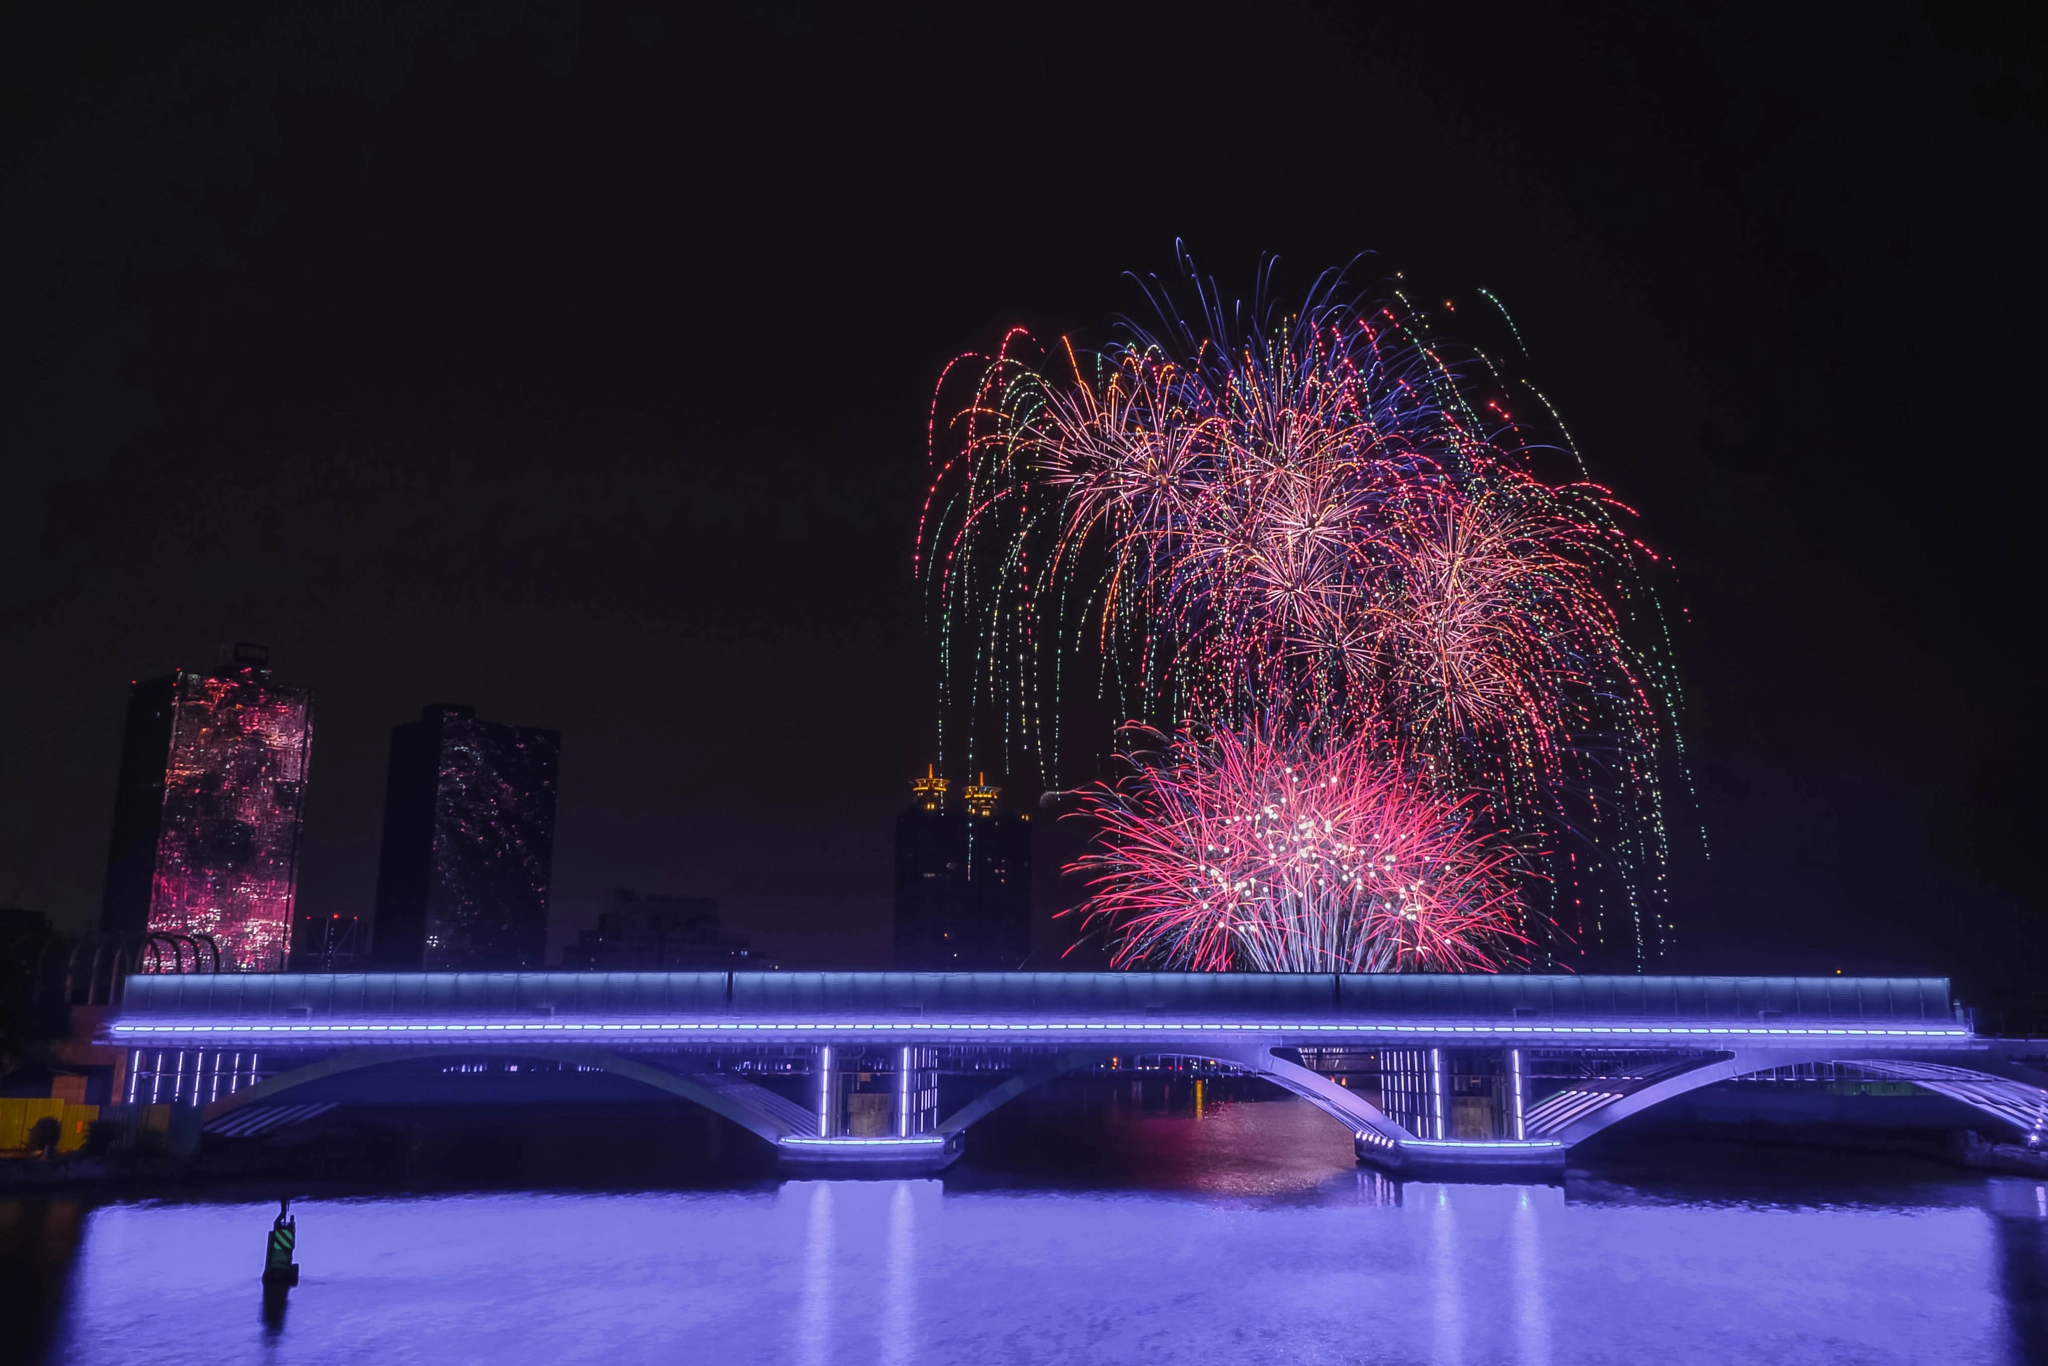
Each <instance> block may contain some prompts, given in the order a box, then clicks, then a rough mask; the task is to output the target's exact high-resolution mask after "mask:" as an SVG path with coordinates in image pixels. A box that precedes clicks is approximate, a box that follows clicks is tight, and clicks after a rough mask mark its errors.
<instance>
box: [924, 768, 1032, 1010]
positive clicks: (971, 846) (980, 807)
mask: <svg viewBox="0 0 2048 1366" xmlns="http://www.w3.org/2000/svg"><path fill="white" fill-rule="evenodd" d="M910 790H911V803H910V805H909V806H907V807H905V808H904V809H903V811H901V812H900V813H899V814H898V815H897V817H896V925H895V931H896V933H895V938H896V966H897V968H898V969H901V970H907V971H953V972H1014V971H1016V970H1017V969H1018V968H1020V967H1022V966H1023V965H1024V960H1025V959H1026V958H1028V957H1030V955H1031V817H1030V816H1028V815H1024V814H1021V813H1019V814H1010V815H1005V814H1002V813H1000V812H998V811H997V810H996V798H997V797H998V796H999V795H1000V790H999V789H997V788H994V787H990V786H989V785H988V783H987V781H986V779H985V778H984V779H983V780H982V781H979V782H976V783H971V784H969V785H968V786H967V787H965V788H964V789H962V792H961V796H960V799H959V801H958V802H957V803H954V802H952V801H949V800H948V796H947V794H948V791H949V785H948V783H947V781H946V780H945V779H944V778H941V777H939V776H938V774H937V772H936V771H935V769H927V770H926V772H925V776H924V777H922V778H919V779H916V780H915V781H913V782H912V783H911V785H910Z"/></svg>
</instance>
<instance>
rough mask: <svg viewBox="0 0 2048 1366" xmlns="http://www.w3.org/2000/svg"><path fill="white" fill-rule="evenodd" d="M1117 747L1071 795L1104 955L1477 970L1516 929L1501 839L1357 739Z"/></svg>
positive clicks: (1466, 803)
mask: <svg viewBox="0 0 2048 1366" xmlns="http://www.w3.org/2000/svg"><path fill="white" fill-rule="evenodd" d="M1158 738H1162V739H1163V737H1158ZM1127 757H1128V758H1129V760H1130V762H1131V763H1132V766H1133V769H1134V772H1133V773H1132V774H1131V776H1129V777H1127V778H1126V779H1124V780H1123V781H1122V782H1120V783H1117V784H1115V785H1113V786H1099V787H1095V788H1091V789H1089V790H1088V791H1087V792H1086V793H1085V794H1084V807H1083V812H1082V814H1083V815H1085V816H1086V817H1089V818H1092V819H1093V820H1094V821H1095V822H1096V823H1097V825H1098V827H1099V830H1100V832H1101V847H1100V848H1099V849H1097V850H1096V851H1094V852H1092V853H1090V854H1087V855H1086V856H1084V857H1083V858H1081V859H1080V860H1079V861H1078V862H1077V863H1076V864H1074V865H1073V868H1072V869H1070V871H1075V872H1082V873H1085V874H1088V875H1089V877H1090V885H1091V896H1090V898H1089V900H1088V903H1087V905H1086V907H1085V908H1084V911H1083V913H1084V914H1085V916H1086V918H1087V921H1088V922H1089V923H1090V924H1091V925H1093V924H1099V925H1102V926H1104V927H1105V928H1106V929H1107V931H1108V933H1109V935H1110V937H1111V942H1112V944H1113V946H1114V949H1113V951H1114V962H1115V963H1116V965H1117V966H1119V967H1131V966H1138V965H1145V966H1150V967H1156V968H1165V969H1180V970H1192V971H1228V970H1231V969H1251V970H1255V971H1261V972H1397V971H1439V972H1456V971H1475V970H1476V971H1484V972H1492V971H1497V970H1499V968H1500V967H1501V966H1502V965H1503V963H1504V962H1505V961H1507V960H1508V959H1509V958H1511V957H1512V954H1513V950H1514V946H1515V945H1516V944H1518V943H1526V942H1527V941H1526V940H1525V939H1524V937H1523V935H1522V933H1521V930H1520V925H1521V921H1522V917H1523V914H1524V912H1523V906H1522V903H1521V900H1520V897H1519V896H1518V895H1517V885H1518V882H1519V879H1520V876H1521V873H1522V864H1521V860H1520V859H1519V858H1518V857H1517V854H1516V851H1515V850H1514V849H1513V848H1512V847H1511V846H1510V845H1509V844H1507V843H1506V842H1505V841H1503V840H1501V839H1499V838H1498V837H1495V836H1491V835H1488V834H1487V833H1485V832H1484V831H1483V830H1482V829H1481V828H1480V827H1479V824H1478V822H1477V821H1476V819H1475V816H1476V814H1477V813H1476V812H1475V811H1474V809H1473V806H1474V803H1473V802H1472V800H1471V799H1469V798H1468V799H1465V800H1460V801H1451V800H1446V799H1444V798H1442V797H1439V796H1436V795H1435V794H1434V793H1433V792H1432V791H1431V789H1430V786H1429V785H1428V784H1427V783H1426V782H1423V781H1421V780H1420V779H1419V778H1417V777H1416V776H1414V775H1412V774H1409V773H1407V772H1404V771H1403V768H1402V766H1401V764H1400V763H1399V761H1398V759H1397V758H1396V757H1395V756H1393V755H1392V754H1391V753H1390V752H1389V751H1388V750H1387V749H1386V748H1385V747H1384V746H1382V745H1379V744H1376V743H1375V742H1373V741H1372V740H1371V739H1369V738H1366V737H1362V736H1361V737H1354V738H1352V739H1350V740H1347V741H1343V742H1341V743H1336V744H1328V743H1326V744H1322V745H1316V744H1312V743H1310V742H1309V741H1308V740H1307V738H1306V737H1305V736H1303V735H1302V734H1301V733H1299V732H1287V733H1283V734H1280V735H1275V734H1272V733H1270V732H1269V731H1268V730H1267V729H1266V728H1265V727H1264V726H1252V727H1249V728H1247V729H1245V730H1243V731H1236V730H1232V731H1224V732H1222V733H1220V734H1218V735H1216V736H1215V737H1214V738H1212V739H1209V740H1206V741H1204V740H1200V739H1197V738H1195V737H1193V736H1191V735H1186V734H1183V735H1180V736H1177V737H1175V738H1174V739H1172V740H1171V741H1170V742H1165V743H1164V752H1163V753H1158V754H1153V755H1137V754H1131V755H1128V756H1127Z"/></svg>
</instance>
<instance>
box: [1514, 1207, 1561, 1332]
mask: <svg viewBox="0 0 2048 1366" xmlns="http://www.w3.org/2000/svg"><path fill="white" fill-rule="evenodd" d="M1549 1194H1553V1192H1549V1191H1531V1190H1520V1191H1517V1192H1516V1193H1515V1213H1514V1217H1513V1219H1512V1220H1510V1221H1509V1230H1510V1231H1509V1235H1508V1236H1509V1237H1510V1238H1511V1239H1512V1240H1513V1243H1514V1285H1515V1348H1516V1351H1517V1353H1518V1355H1519V1359H1520V1360H1521V1361H1522V1362H1523V1363H1524V1366H1550V1306H1549V1304H1548V1302H1547V1301H1546V1300H1545V1299H1544V1288H1543V1264H1542V1262H1541V1260H1540V1259H1539V1257H1538V1255H1537V1248H1538V1246H1539V1243H1538V1238H1539V1230H1538V1229H1537V1227H1536V1220H1537V1214H1536V1211H1537V1208H1538V1207H1539V1206H1540V1205H1542V1204H1543V1203H1545V1201H1544V1198H1543V1197H1544V1196H1545V1195H1549Z"/></svg>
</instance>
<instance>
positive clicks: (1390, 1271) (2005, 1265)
mask: <svg viewBox="0 0 2048 1366" xmlns="http://www.w3.org/2000/svg"><path fill="white" fill-rule="evenodd" d="M1129 1122H1130V1123H1143V1124H1164V1125H1177V1126H1179V1127H1177V1128H1172V1129H1168V1130H1162V1131H1160V1134H1153V1135H1152V1136H1151V1138H1150V1139H1149V1140H1148V1141H1147V1142H1146V1143H1145V1144H1142V1145H1140V1146H1141V1147H1146V1148H1154V1149H1157V1148H1158V1147H1159V1145H1160V1144H1169V1140H1170V1144H1179V1145H1181V1146H1183V1147H1185V1146H1187V1145H1194V1147H1195V1148H1196V1149H1197V1150H1198V1152H1197V1154H1196V1156H1197V1157H1200V1156H1201V1155H1202V1151H1203V1150H1205V1151H1206V1155H1207V1158H1208V1160H1209V1165H1208V1166H1206V1167H1205V1166H1202V1165H1201V1163H1200V1162H1199V1161H1197V1160H1196V1159H1195V1158H1188V1157H1185V1156H1180V1157H1162V1158H1161V1160H1162V1162H1163V1163H1165V1165H1166V1166H1167V1167H1168V1168H1169V1169H1176V1168H1175V1164H1176V1163H1179V1164H1181V1165H1182V1167H1184V1169H1185V1170H1187V1171H1190V1172H1194V1171H1202V1172H1206V1173H1207V1177H1208V1178H1209V1179H1206V1180H1204V1181H1199V1182H1198V1181H1188V1182H1185V1183H1182V1184H1179V1185H1178V1186H1176V1187H1172V1188H1165V1189H1158V1188H1154V1189H1139V1188H1134V1187H1133V1185H1131V1184H1130V1183H1126V1182H1121V1181H1118V1180H1115V1179H1113V1178H1114V1172H1113V1171H1112V1179H1111V1180H1109V1181H1108V1183H1107V1184H1104V1183H1103V1181H1102V1180H1101V1179H1100V1176H1101V1169H1100V1166H1099V1165H1098V1168H1097V1170H1096V1178H1097V1179H1095V1180H1093V1181H1092V1182H1091V1183H1090V1184H1087V1185H1077V1184H1075V1183H1071V1182H1068V1183H1059V1182H1053V1181H1047V1180H1040V1179H1037V1178H1033V1177H1024V1178H1019V1177H1018V1176H1017V1175H1016V1174H1015V1172H1014V1171H1012V1172H1010V1173H1008V1174H1005V1173H1003V1172H1000V1171H998V1172H990V1171H987V1170H983V1171H974V1170H966V1171H960V1172H957V1173H956V1174H953V1175H949V1177H948V1178H947V1180H946V1181H944V1182H940V1181H930V1180H917V1181H876V1182H818V1181H791V1182H785V1183H780V1184H773V1183H771V1184H768V1185H765V1186H761V1187H756V1188H748V1189H734V1190H715V1191H690V1192H677V1191H663V1192H656V1193H636V1194H614V1193H578V1194H563V1193H535V1192H517V1193H498V1194H466V1195H444V1196H426V1197H423V1196H378V1197H373V1198H352V1199H327V1200H309V1201H304V1202H295V1204H294V1209H295V1212H297V1214H298V1216H299V1237H300V1261H301V1262H302V1264H303V1265H304V1268H305V1271H304V1279H303V1282H302V1284H301V1286H300V1288H299V1289H298V1290H297V1291H295V1292H294V1293H293V1294H292V1296H291V1299H290V1305H289V1309H288V1311H287V1312H286V1314H285V1315H284V1317H283V1319H282V1322H281V1323H280V1324H277V1325H276V1326H275V1327H274V1328H271V1327H266V1325H265V1324H264V1322H263V1320H262V1316H261V1314H260V1312H259V1303H260V1295H259V1294H258V1292H257V1287H256V1272H257V1270H258V1267H259V1265H260V1255H261V1245H262V1239H263V1231H264V1230H265V1229H266V1228H267V1227H268V1225H269V1221H270V1216H271V1214H272V1213H273V1212H274V1211H275V1206H274V1205H258V1204H223V1203H189V1204H187V1203H181V1204H168V1203H130V1204H119V1205H109V1206H105V1207H102V1208H99V1209H97V1210H94V1211H92V1212H91V1213H90V1215H89V1216H88V1218H87V1221H86V1224H85V1228H84V1232H83V1236H82V1238H81V1241H80V1244H79V1249H78V1253H77V1257H76V1261H75V1264H74V1267H73V1271H72V1275H71V1280H70V1286H69V1293H68V1301H67V1308H66V1310H65V1315H64V1320H63V1323H62V1325H61V1329H60V1334H59V1337H60V1341H59V1345H58V1348H57V1352H56V1359H58V1360H61V1361H67V1362H81V1363H85V1362H90V1363H99V1362H110V1361H135V1360H149V1361H153V1362H165V1363H176V1362H194V1363H205V1364H206V1366H232V1363H238V1362H244V1361H262V1362H277V1363H290V1362H334V1361H344V1360H361V1361H378V1362H410V1361H421V1362H436V1363H442V1362H472V1361H474V1362H492V1363H494V1364H501V1363H507V1362H525V1361H548V1362H583V1361H589V1362H598V1361H602V1362H606V1363H613V1364H618V1363H628V1364H629V1363H637V1362H643V1361H644V1362H655V1361H661V1362H667V1361H676V1360H683V1361H692V1362H696V1361H702V1362H776V1363H783V1362H799V1363H805V1364H806V1366H808V1364H809V1363H821V1364H822V1363H827V1362H831V1363H857V1362H884V1363H905V1364H907V1363H950V1362H970V1363H975V1366H995V1364H996V1363H1007V1362H1062V1363H1065V1362H1075V1363H1093V1362H1100V1363H1130V1362H1152V1361H1158V1362H1168V1361H1170V1362H1176V1363H1179V1362H1196V1363H1199V1362H1233V1363H1235V1362H1287V1363H1297V1362H1386V1363H1423V1362H1429V1363H1497V1362H1498V1363H1521V1364H1524V1366H1551V1364H1552V1363H1556V1364H1557V1366H1565V1364H1566V1363H1586V1362H1617V1363H1619V1362H1629V1363H1639V1362H1642V1361H1645V1360H1655V1361H1657V1362H1658V1363H1660V1366H1666V1364H1669V1366H1677V1364H1678V1363H1687V1362H1714V1363H1723V1362H1748V1361H1755V1362H1836V1361H1855V1362H1924V1361H1936V1360H1938V1361H1941V1362H1944V1363H1957V1364H1961V1363H1975V1362H2018V1361H2024V1360H2026V1359H2027V1358H2026V1355H2025V1353H2024V1351H2023V1349H2022V1347H2021V1346H2020V1341H2021V1337H2022V1336H2023V1335H2024V1334H2025V1333H2026V1332H2027V1331H2028V1330H2027V1327H2026V1323H2027V1321H2028V1320H2026V1315H2027V1314H2028V1313H2030V1312H2038V1306H2034V1305H2030V1304H2029V1303H2028V1302H2027V1301H2029V1300H2030V1299H2031V1298H2032V1297H2033V1296H2034V1295H2035V1294H2036V1293H2038V1292H2039V1291H2040V1290H2041V1289H2042V1288H2044V1281H2043V1275H2042V1254H2043V1233H2044V1230H2048V1218H2044V1217H2043V1214H2042V1213H2039V1212H2037V1210H2042V1211H2048V1191H2037V1186H2036V1183H2034V1182H2030V1181H2027V1182H2023V1181H2018V1180H2014V1179H2011V1178H1981V1177H1970V1176H1966V1175H1964V1174H1960V1173H1958V1174H1955V1175H1954V1176H1952V1177H1944V1176H1940V1175H1939V1174H1937V1175H1936V1176H1934V1177H1933V1178H1931V1179H1917V1178H1916V1179H1915V1180H1913V1181H1908V1182H1903V1183H1901V1182H1893V1183H1890V1184H1884V1185H1880V1186H1879V1187H1876V1188H1865V1187H1861V1186H1854V1187H1852V1186H1849V1185H1839V1184H1838V1185H1836V1186H1833V1187H1823V1188H1818V1189H1815V1190H1814V1192H1813V1201H1812V1202H1805V1203H1801V1202H1793V1201H1789V1200H1785V1199H1779V1198H1757V1197H1755V1196H1749V1197H1745V1196H1743V1195H1741V1194H1739V1193H1737V1194H1730V1193H1729V1191H1728V1190H1726V1189H1720V1188H1716V1189H1707V1188H1706V1187H1703V1186H1694V1187H1690V1188H1688V1187H1687V1186H1686V1184H1685V1183H1684V1182H1682V1181H1680V1182H1677V1183H1670V1182H1667V1183H1666V1184H1665V1185H1664V1186H1663V1187H1661V1188H1658V1189H1654V1190H1649V1191H1644V1190H1639V1189H1635V1188H1631V1187H1628V1186H1625V1185H1621V1184H1617V1183H1614V1182H1609V1183H1606V1184H1592V1185H1574V1186H1573V1187H1571V1188H1568V1189H1559V1188H1557V1187H1550V1186H1464V1185H1457V1186H1453V1185H1438V1184H1426V1183H1409V1184H1406V1185H1397V1184H1395V1183H1393V1182H1390V1181H1388V1180H1386V1179H1385V1178H1383V1177H1380V1176H1378V1175H1376V1174H1375V1173H1373V1172H1370V1171H1367V1170H1362V1169H1357V1168H1354V1167H1351V1166H1349V1165H1345V1164H1339V1163H1335V1162H1332V1161H1329V1160H1328V1159H1327V1155H1326V1156H1325V1157H1324V1158H1323V1159H1321V1164H1320V1165H1319V1166H1317V1167H1315V1168H1314V1169H1312V1170H1311V1169H1308V1168H1305V1167H1304V1166H1303V1165H1302V1163H1301V1162H1300V1160H1299V1158H1298V1156H1291V1155H1289V1154H1290V1153H1297V1152H1298V1149H1293V1148H1290V1145H1289V1141H1287V1136H1288V1135H1289V1133H1290V1132H1291V1129H1292V1126H1293V1125H1295V1124H1296V1123H1297V1122H1320V1117H1318V1116H1315V1115H1314V1114H1313V1112H1310V1111H1307V1109H1306V1107H1303V1106H1298V1105H1297V1104H1295V1103H1292V1102H1287V1103H1277V1104H1258V1105H1249V1104H1247V1105H1230V1104H1218V1103H1216V1102H1214V1101H1213V1100H1212V1101H1211V1102H1210V1103H1209V1104H1208V1106H1207V1107H1206V1113H1205V1115H1204V1116H1203V1118H1202V1120H1201V1121H1200V1122H1199V1126H1198V1127H1199V1132H1197V1129H1196V1127H1191V1126H1195V1123H1196V1122H1195V1121H1194V1120H1193V1119H1192V1117H1191V1116H1180V1117H1174V1116H1157V1115H1154V1116H1135V1117H1131V1118H1130V1120H1129ZM1161 1134H1164V1135H1165V1137H1161ZM1276 1140H1278V1141H1276ZM1107 1146H1108V1147H1109V1148H1112V1149H1116V1150H1118V1151H1122V1150H1123V1149H1122V1148H1119V1146H1118V1144H1116V1143H1110V1144H1108V1145H1107ZM1125 1146H1126V1147H1127V1146H1128V1145H1125ZM1110 1167H1111V1168H1112V1169H1114V1167H1115V1163H1114V1162H1112V1163H1110ZM1219 1173H1220V1176H1219ZM1737 1184H1738V1185H1739V1184H1740V1182H1739V1180H1738V1182H1737ZM2036 1336H2037V1338H2038V1335H2036ZM2036 1345H2039V1344H2038V1340H2037V1341H2036Z"/></svg>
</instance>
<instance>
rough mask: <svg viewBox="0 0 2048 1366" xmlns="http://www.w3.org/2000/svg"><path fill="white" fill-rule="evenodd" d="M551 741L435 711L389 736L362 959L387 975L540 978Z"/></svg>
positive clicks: (553, 756)
mask: <svg viewBox="0 0 2048 1366" xmlns="http://www.w3.org/2000/svg"><path fill="white" fill-rule="evenodd" d="M561 754H562V735H561V732H560V731H553V730H540V729H537V728H535V727H532V726H506V725H499V724H497V723H495V722H491V721H479V720H477V719H476V708H474V707H458V706H446V705H437V706H430V707H427V708H425V709H424V710H423V711H422V712H421V713H420V719H419V720H417V721H414V722H411V723H408V724H406V725H399V726H393V727H392V728H391V768H390V771H389V776H388V778H387V780H386V783H385V788H384V845H383V850H382V853H381V856H380V857H379V859H378V863H377V922H376V926H375V929H374V931H373V934H372V937H371V958H372V961H374V962H375V964H376V965H377V966H378V967H379V968H381V969H383V970H386V971H410V972H420V971H428V972H518V971H537V970H539V969H540V968H541V967H542V965H543V964H542V959H543V957H544V955H545V953H546V950H547V934H548V889H549V885H550V882H551V880H552V878H553V874H554V859H555V784H556V775H557V772H558V770H559V768H560V766H561Z"/></svg>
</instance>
